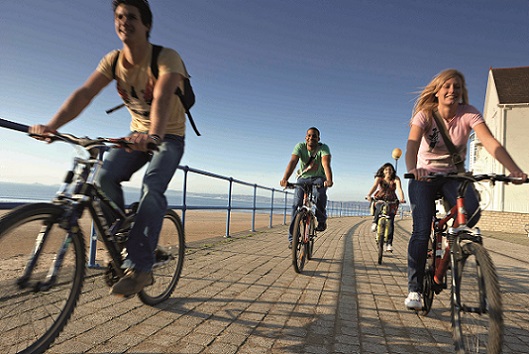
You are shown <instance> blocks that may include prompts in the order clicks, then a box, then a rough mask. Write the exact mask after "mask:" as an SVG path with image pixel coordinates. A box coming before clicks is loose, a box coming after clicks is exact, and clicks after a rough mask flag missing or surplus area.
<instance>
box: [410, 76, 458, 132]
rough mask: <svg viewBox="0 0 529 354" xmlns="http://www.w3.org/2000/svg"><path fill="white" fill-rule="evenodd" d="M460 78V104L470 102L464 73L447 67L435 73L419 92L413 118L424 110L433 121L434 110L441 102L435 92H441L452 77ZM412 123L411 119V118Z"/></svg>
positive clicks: (429, 119)
mask: <svg viewBox="0 0 529 354" xmlns="http://www.w3.org/2000/svg"><path fill="white" fill-rule="evenodd" d="M455 77H457V78H459V80H460V81H461V90H462V94H461V102H459V104H468V91H467V85H466V83H465V77H464V76H463V74H462V73H461V72H459V71H457V70H455V69H446V70H443V71H441V72H440V73H439V74H437V75H435V76H434V77H433V79H432V81H430V83H429V84H428V85H426V87H425V88H424V89H423V90H422V92H421V93H420V94H419V97H418V98H417V100H416V101H415V105H414V106H413V114H412V116H411V119H412V120H413V117H415V115H416V114H417V113H419V112H421V111H423V112H424V113H425V115H426V117H427V119H428V121H431V119H432V116H433V111H434V110H436V109H437V106H438V104H439V101H438V100H437V97H435V94H436V93H437V92H439V90H440V89H441V87H442V86H443V84H444V83H445V82H446V81H448V80H450V79H452V78H455ZM410 125H411V120H410Z"/></svg>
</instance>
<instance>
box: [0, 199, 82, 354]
mask: <svg viewBox="0 0 529 354" xmlns="http://www.w3.org/2000/svg"><path fill="white" fill-rule="evenodd" d="M63 213H64V210H63V209H62V208H61V207H60V206H57V205H54V204H49V203H38V204H29V205H24V206H21V207H18V208H16V209H13V210H12V211H11V212H9V213H8V214H6V215H4V216H3V217H2V218H0V269H1V270H2V272H1V273H0V332H2V341H1V344H0V351H1V352H2V353H15V352H16V353H42V352H44V351H45V350H46V349H47V348H49V346H50V345H51V344H52V343H53V341H54V340H55V339H56V338H57V336H58V335H59V334H60V332H61V331H62V330H63V329H64V326H65V325H66V324H67V323H68V320H69V319H70V317H71V315H72V313H73V311H74V309H75V307H76V305H77V302H78V300H79V296H80V294H81V289H82V287H83V281H84V276H85V266H86V256H85V249H86V248H85V241H84V238H83V237H82V234H80V231H79V234H78V235H73V236H72V237H70V241H71V243H70V244H69V246H68V248H67V251H66V254H65V257H64V260H63V263H62V267H61V268H60V270H59V273H58V276H57V278H56V282H55V283H54V284H53V285H52V286H51V287H50V288H49V289H47V290H43V289H37V287H38V286H39V284H42V283H41V282H42V281H44V280H46V275H47V273H48V270H49V269H50V265H51V263H52V262H53V260H54V258H55V256H56V255H57V252H58V250H59V247H60V245H62V244H63V243H64V241H65V237H66V231H65V230H64V229H62V228H61V227H60V226H59V225H58V222H59V221H60V219H61V216H62V215H63ZM44 224H45V225H46V226H43V225H44ZM39 233H40V234H39ZM37 236H42V237H44V238H45V242H44V244H43V246H42V251H41V253H40V254H39V256H38V262H37V264H36V265H35V267H34V268H33V272H32V273H31V274H30V278H29V279H27V280H28V281H27V282H23V281H21V280H22V275H23V273H24V269H25V266H26V264H27V261H28V259H29V257H30V255H31V254H32V253H33V250H34V248H35V241H36V240H37ZM23 285H26V286H25V287H24V286H23Z"/></svg>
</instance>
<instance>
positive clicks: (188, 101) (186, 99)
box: [106, 44, 200, 136]
mask: <svg viewBox="0 0 529 354" xmlns="http://www.w3.org/2000/svg"><path fill="white" fill-rule="evenodd" d="M162 49H163V47H162V46H159V45H154V44H153V46H152V57H151V72H152V74H153V75H154V77H155V78H156V79H157V78H158V55H159V54H160V52H161V51H162ZM120 54H121V52H120V51H118V54H117V55H116V57H115V58H114V61H113V62H112V77H113V78H114V80H115V79H116V65H117V64H118V59H119V55H120ZM175 95H177V96H178V97H179V98H180V102H182V105H183V106H184V109H185V111H186V114H187V117H188V118H189V123H191V126H192V127H193V130H194V131H195V134H196V135H198V136H200V132H199V131H198V129H197V127H196V125H195V122H194V121H193V117H192V116H191V112H190V111H189V109H190V108H191V107H193V105H194V104H195V93H194V92H193V88H192V87H191V81H190V80H189V79H188V78H187V77H186V78H184V92H182V90H180V87H177V88H176V91H175ZM122 107H125V104H120V105H119V106H116V107H114V108H111V109H109V110H107V111H106V113H107V114H110V113H112V112H114V111H116V110H118V109H120V108H122Z"/></svg>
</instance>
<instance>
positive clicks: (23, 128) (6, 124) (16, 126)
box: [0, 118, 29, 133]
mask: <svg viewBox="0 0 529 354" xmlns="http://www.w3.org/2000/svg"><path fill="white" fill-rule="evenodd" d="M0 127H3V128H7V129H12V130H16V131H19V132H22V133H27V132H28V131H29V126H27V125H24V124H20V123H15V122H11V121H9V120H5V119H2V118H0Z"/></svg>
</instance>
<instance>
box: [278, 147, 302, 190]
mask: <svg viewBox="0 0 529 354" xmlns="http://www.w3.org/2000/svg"><path fill="white" fill-rule="evenodd" d="M298 161H299V156H298V155H292V156H291V157H290V161H289V162H288V164H287V168H286V169H285V173H284V174H283V179H282V180H281V181H280V182H279V185H280V186H281V187H286V185H287V183H288V179H289V178H290V176H291V175H292V172H294V169H295V168H296V166H297V165H298Z"/></svg>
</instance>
